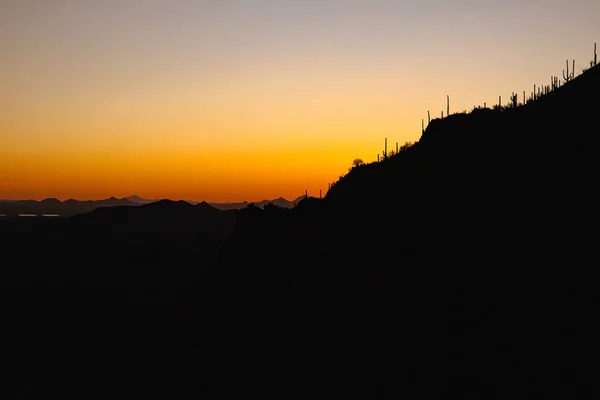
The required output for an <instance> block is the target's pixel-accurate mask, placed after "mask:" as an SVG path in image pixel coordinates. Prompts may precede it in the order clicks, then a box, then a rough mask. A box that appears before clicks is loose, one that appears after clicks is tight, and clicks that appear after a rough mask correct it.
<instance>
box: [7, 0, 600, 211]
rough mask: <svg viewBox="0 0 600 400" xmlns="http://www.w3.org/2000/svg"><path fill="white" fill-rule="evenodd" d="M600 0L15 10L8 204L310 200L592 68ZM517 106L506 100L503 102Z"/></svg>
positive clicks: (97, 5) (315, 0)
mask: <svg viewBox="0 0 600 400" xmlns="http://www.w3.org/2000/svg"><path fill="white" fill-rule="evenodd" d="M599 15H600V1H598V0H571V1H569V2H565V1H563V0H560V1H557V0H544V1H542V0H503V1H500V0H452V1H450V0H415V1H402V0H205V1H203V0H195V1H185V0H169V1H166V0H165V1H158V0H101V1H100V0H0V54H1V56H0V198H4V199H38V200H40V199H43V198H47V197H56V198H59V199H61V200H66V199H68V198H76V199H99V198H107V197H110V196H116V197H124V196H128V195H132V194H137V195H139V196H142V197H146V198H170V199H189V200H197V201H200V200H206V201H242V200H247V201H259V200H262V199H272V198H277V197H280V196H283V197H285V198H288V199H294V198H296V197H298V196H299V195H301V194H303V193H304V192H305V190H308V193H309V195H318V194H319V190H322V191H323V194H324V193H325V192H326V190H327V187H328V183H330V182H334V181H336V180H337V179H338V178H339V176H340V175H343V174H345V173H346V172H347V171H348V167H349V166H350V165H351V163H352V160H354V159H355V158H361V159H363V160H364V161H366V162H370V161H374V160H376V159H377V154H378V153H381V151H382V150H383V145H384V140H385V138H387V139H388V149H389V148H390V147H391V148H394V147H395V143H396V142H399V144H402V143H404V142H406V141H413V142H414V141H418V140H419V138H420V136H421V120H422V119H423V118H425V119H426V117H427V111H428V110H430V111H431V113H432V115H433V116H438V115H440V113H441V112H442V111H445V109H446V95H449V96H450V111H451V112H460V111H464V110H471V109H472V108H473V106H475V105H483V103H484V102H487V103H488V104H492V103H495V102H497V101H498V100H497V99H498V96H502V98H503V103H504V102H508V98H509V95H510V94H511V93H512V92H517V93H519V94H520V93H522V92H523V90H527V92H528V93H529V92H530V91H531V90H532V87H533V84H537V85H541V84H549V82H550V77H551V76H553V75H558V76H560V75H561V74H562V70H563V68H564V65H565V60H566V59H575V60H576V69H577V71H578V72H580V71H581V69H582V68H583V67H584V66H585V64H589V61H591V60H592V59H593V44H594V42H598V43H600V24H599V23H598V16H599ZM504 99H506V101H504Z"/></svg>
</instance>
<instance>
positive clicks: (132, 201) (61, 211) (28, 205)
mask: <svg viewBox="0 0 600 400" xmlns="http://www.w3.org/2000/svg"><path fill="white" fill-rule="evenodd" d="M303 197H304V196H301V197H298V198H297V199H295V200H293V201H289V200H286V199H284V198H283V197H280V198H278V199H274V200H262V201H259V202H254V203H253V204H255V205H256V206H258V207H260V208H263V207H264V206H265V205H267V204H275V205H277V206H279V207H282V208H291V207H293V206H294V205H295V204H296V203H298V202H299V201H300V200H301V199H302V198H303ZM161 200H162V199H144V198H141V197H139V196H136V195H132V196H128V197H124V198H120V199H119V198H116V197H111V198H108V199H103V200H74V199H69V200H66V201H60V200H58V199H54V198H49V199H44V200H41V201H37V200H0V215H2V216H17V215H19V214H33V215H59V216H62V217H68V216H72V215H77V214H83V213H87V212H90V211H93V210H95V209H97V208H102V207H115V206H139V205H144V204H150V203H156V202H158V201H161ZM185 202H187V203H189V204H191V205H196V204H199V202H196V201H191V200H186V201H185ZM208 204H210V205H211V206H213V207H215V208H217V209H219V210H239V209H241V208H245V207H246V206H247V205H248V204H251V202H248V201H244V202H239V203H208Z"/></svg>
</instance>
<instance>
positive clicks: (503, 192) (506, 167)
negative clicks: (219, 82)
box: [327, 67, 600, 229]
mask: <svg viewBox="0 0 600 400" xmlns="http://www.w3.org/2000/svg"><path fill="white" fill-rule="evenodd" d="M599 93H600V68H598V67H596V68H594V69H592V70H590V71H588V72H587V73H585V74H583V75H581V76H579V77H577V78H576V79H575V80H573V81H571V82H569V83H567V84H566V85H564V86H563V87H561V88H559V89H558V90H556V91H554V92H551V93H550V94H548V95H546V96H544V97H542V98H541V99H539V100H538V101H536V102H534V103H531V104H528V105H526V106H522V107H518V108H516V109H508V110H504V111H493V110H487V109H484V110H475V111H473V112H472V113H471V114H468V115H465V114H459V115H451V116H450V117H449V118H446V119H443V120H434V121H432V123H431V124H430V126H429V127H428V128H427V130H426V131H425V132H424V134H423V137H422V138H421V140H420V141H419V142H418V143H417V144H416V145H415V146H414V147H413V148H410V149H409V150H408V151H406V152H402V153H401V154H400V155H398V156H395V157H391V158H390V159H388V160H385V161H384V162H381V163H376V164H370V165H366V166H364V167H360V168H356V169H354V170H352V171H351V172H350V173H349V174H348V175H347V176H346V177H344V178H343V179H341V181H340V182H339V183H338V184H337V185H335V186H334V187H333V188H332V190H331V191H330V192H329V193H328V196H327V199H328V201H329V202H330V203H331V205H332V212H336V211H339V210H344V211H341V212H342V213H345V212H347V211H350V210H353V211H354V212H359V213H361V214H365V215H369V216H370V217H369V219H370V220H372V221H376V220H373V219H372V218H375V217H377V218H386V219H387V220H389V221H390V223H391V224H395V225H397V226H400V225H412V227H411V229H416V228H418V227H423V226H427V225H429V226H432V225H444V226H448V225H449V224H450V225H451V226H454V227H463V228H466V227H468V226H469V225H473V224H476V225H481V224H480V222H485V224H486V225H488V226H489V225H513V224H519V225H524V224H525V225H526V224H529V225H532V224H533V225H539V224H550V225H554V224H556V223H557V222H561V223H567V224H578V223H581V222H582V220H583V219H586V220H589V219H590V218H592V219H596V218H598V215H596V211H595V207H593V204H597V203H598V200H600V198H599V197H598V190H597V188H596V185H595V184H593V183H592V182H594V181H595V179H596V178H595V177H596V176H597V175H598V173H599V172H600V165H599V164H598V162H597V149H598V148H599V145H600V125H599V124H598V122H597V121H595V120H594V116H595V115H596V113H597V111H595V110H598V108H599V107H600V96H599ZM374 224H375V225H377V224H378V222H374ZM379 225H381V224H379ZM398 229H402V228H398ZM477 229H481V226H477Z"/></svg>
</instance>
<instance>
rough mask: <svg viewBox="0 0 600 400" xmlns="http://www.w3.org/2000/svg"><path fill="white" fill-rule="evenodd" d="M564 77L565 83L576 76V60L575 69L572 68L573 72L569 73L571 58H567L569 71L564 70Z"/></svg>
mask: <svg viewBox="0 0 600 400" xmlns="http://www.w3.org/2000/svg"><path fill="white" fill-rule="evenodd" d="M563 78H564V80H565V83H567V82H569V81H570V80H572V79H573V78H575V60H573V69H572V70H571V73H569V60H567V71H566V73H565V70H563Z"/></svg>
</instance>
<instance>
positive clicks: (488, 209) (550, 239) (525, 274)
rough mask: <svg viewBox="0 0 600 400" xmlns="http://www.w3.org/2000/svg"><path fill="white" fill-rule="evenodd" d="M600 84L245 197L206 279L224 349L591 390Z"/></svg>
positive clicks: (444, 384)
mask: <svg viewBox="0 0 600 400" xmlns="http://www.w3.org/2000/svg"><path fill="white" fill-rule="evenodd" d="M599 92H600V69H599V68H595V69H593V70H591V71H589V72H588V73H586V74H585V75H582V76H580V77H578V78H577V79H575V80H574V81H572V82H570V83H568V84H567V85H565V86H564V87H562V88H560V89H559V90H557V91H555V92H553V93H551V94H550V95H548V96H546V97H544V98H542V99H540V100H539V101H538V102H536V103H533V104H530V105H527V106H525V107H522V108H518V109H514V110H506V111H501V112H500V111H498V112H496V111H492V110H479V111H476V112H473V113H472V114H470V115H452V116H450V117H449V118H447V119H444V120H436V121H433V122H432V123H431V125H430V126H429V127H428V129H427V131H426V132H425V134H424V135H423V137H422V138H421V140H420V141H419V142H418V143H417V144H416V145H415V146H413V147H412V148H410V149H408V150H406V151H404V152H402V153H401V154H400V155H398V156H395V157H391V158H389V159H387V160H384V161H383V162H381V163H374V164H369V165H365V166H363V167H359V168H355V169H353V170H352V171H351V172H350V173H349V174H348V175H347V176H346V177H344V178H342V179H341V180H340V181H339V182H338V183H337V184H336V185H335V186H334V187H333V188H332V189H331V191H330V192H329V193H328V195H327V197H326V199H323V200H317V199H308V200H309V201H304V202H301V203H300V204H299V205H298V206H297V207H295V208H294V209H292V210H290V211H289V212H286V213H278V214H277V216H275V213H271V212H270V211H268V210H267V211H262V212H261V211H258V210H242V212H241V214H240V216H241V217H242V218H244V220H243V223H239V221H238V227H237V228H238V229H237V230H236V234H235V235H234V239H233V240H232V241H231V242H230V243H229V245H228V246H227V247H226V249H225V251H224V253H223V254H222V257H221V262H220V265H219V266H218V268H217V269H216V270H215V271H213V275H212V276H211V277H212V280H211V282H213V283H214V286H213V288H211V289H212V291H210V290H209V291H207V293H208V292H210V293H211V296H214V297H215V298H217V297H219V296H221V297H220V299H221V300H220V303H219V302H218V301H217V303H219V306H216V307H215V310H219V311H218V312H215V314H214V315H213V317H212V318H213V319H210V318H208V319H209V320H211V321H212V323H213V327H214V329H215V331H217V332H219V333H216V334H215V335H216V336H218V337H223V338H227V340H226V341H225V343H224V344H223V347H222V348H223V349H224V350H223V353H222V354H221V357H222V358H221V360H222V361H223V363H225V364H228V363H230V364H231V363H242V364H243V363H244V360H254V359H256V358H257V357H261V359H263V360H268V361H271V362H272V363H273V365H277V366H278V367H279V368H293V367H297V366H302V367H305V368H311V369H320V368H323V369H324V370H338V371H342V370H343V371H344V372H345V373H348V374H349V375H347V376H356V375H354V374H357V375H358V376H361V379H363V382H364V381H366V380H367V378H366V377H367V376H370V375H371V374H372V373H373V372H375V373H376V374H377V376H378V377H377V385H378V386H377V387H379V388H380V389H381V390H385V389H387V390H390V391H393V392H400V393H399V394H402V393H404V394H410V393H412V394H413V395H417V394H418V395H420V396H425V395H426V394H434V393H436V392H437V394H438V395H440V394H443V396H445V398H454V397H453V396H456V398H503V397H510V396H511V395H510V393H516V392H521V393H529V392H536V393H549V394H550V393H556V392H557V391H561V390H564V391H565V393H568V391H569V390H571V389H570V388H573V387H577V388H578V389H577V390H585V389H583V388H584V387H585V384H586V381H587V379H589V373H586V371H585V370H581V369H579V367H578V366H579V365H583V361H582V358H581V357H584V356H577V354H584V353H577V351H573V348H572V347H571V346H573V345H574V343H575V344H576V346H577V347H578V348H579V349H580V350H583V348H584V346H586V343H590V342H589V339H590V335H589V332H590V330H589V328H590V326H589V323H588V322H587V321H588V319H587V318H585V316H586V315H587V314H588V313H591V312H593V311H592V309H591V307H592V306H591V304H593V302H592V301H591V298H592V297H593V293H594V289H593V288H592V287H591V284H590V282H591V281H592V280H591V279H590V278H591V276H588V275H589V274H590V270H589V269H588V268H586V264H585V261H584V260H585V259H586V258H588V257H590V256H591V257H592V258H595V257H597V256H598V246H596V245H595V244H596V242H597V238H596V236H593V235H589V234H588V233H587V229H586V227H589V226H590V225H591V224H596V223H598V222H600V218H599V216H598V212H597V211H596V208H597V207H596V205H597V204H598V202H599V201H600V197H599V195H598V189H597V185H595V183H594V182H595V176H597V174H598V173H599V172H600V166H599V165H598V163H597V161H596V160H597V157H596V151H597V150H596V149H597V148H598V144H599V143H598V141H599V139H598V138H599V135H600V129H599V127H598V124H597V122H596V121H594V120H593V116H594V115H595V114H594V111H593V110H597V109H598V107H599V106H600V101H599V99H598V96H597V93H599ZM273 211H274V210H273ZM581 226H583V229H581V228H580V227H581ZM213 301H214V300H213ZM556 326H561V327H564V329H563V328H558V329H555V328H552V327H556ZM566 327H570V328H566ZM549 348H553V349H554V350H553V352H552V355H550V353H549V352H548V349H549ZM578 357H579V358H578ZM243 365H246V364H243ZM246 366H247V367H248V368H251V366H250V365H246ZM564 366H568V367H564ZM562 368H565V369H562ZM558 371H561V372H560V373H559V372H558ZM371 382H373V381H371ZM561 382H570V383H568V384H567V383H565V384H564V385H562V384H561ZM367 386H368V385H367ZM342 389H343V388H340V390H342ZM430 391H431V392H432V393H429V392H430ZM425 397H427V396H425Z"/></svg>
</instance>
